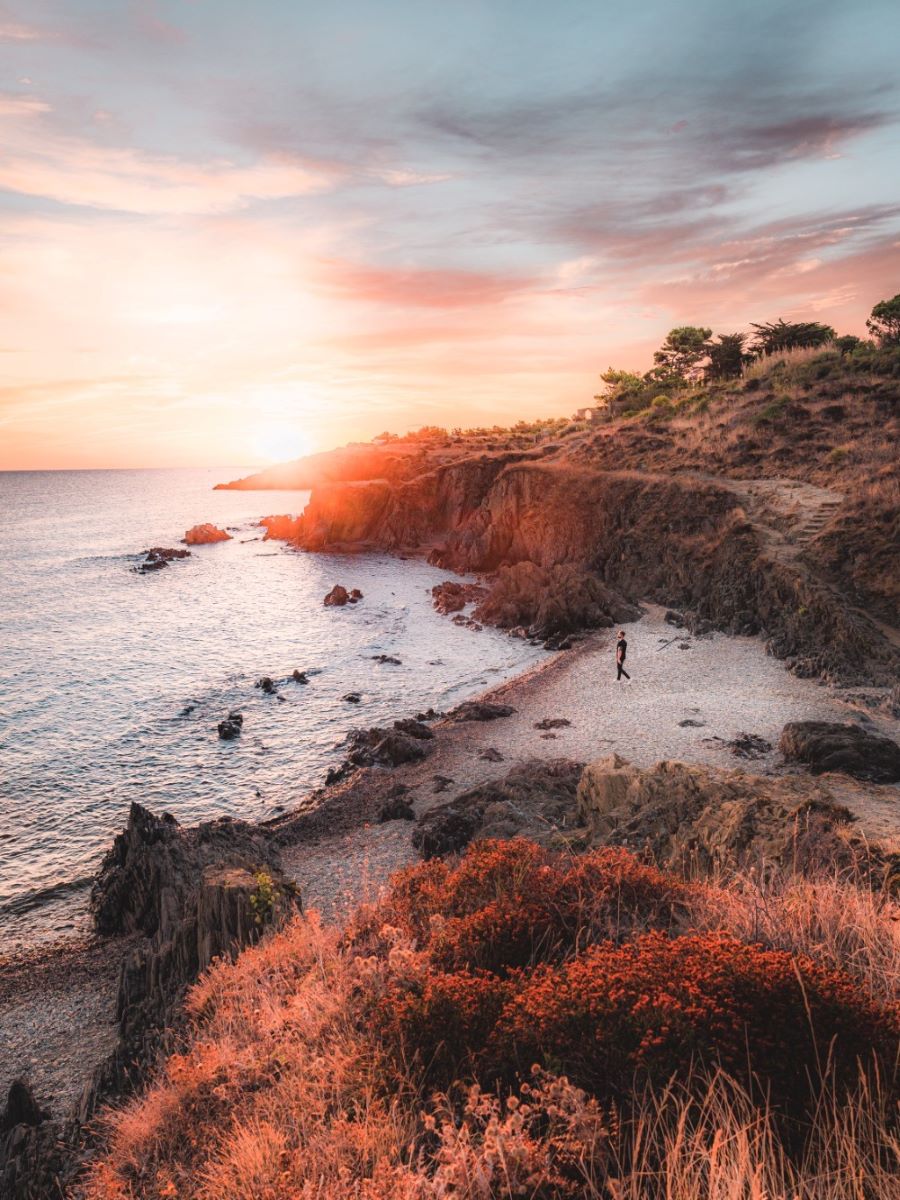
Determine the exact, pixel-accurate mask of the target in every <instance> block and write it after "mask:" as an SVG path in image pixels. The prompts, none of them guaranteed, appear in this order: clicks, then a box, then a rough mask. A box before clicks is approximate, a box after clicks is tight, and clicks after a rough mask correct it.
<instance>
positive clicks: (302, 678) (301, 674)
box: [291, 667, 309, 683]
mask: <svg viewBox="0 0 900 1200" xmlns="http://www.w3.org/2000/svg"><path fill="white" fill-rule="evenodd" d="M291 679H293V681H294V683H309V678H308V676H307V674H306V672H305V671H298V670H297V668H296V667H295V668H294V669H293V671H292V672H291Z"/></svg>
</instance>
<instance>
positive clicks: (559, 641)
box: [543, 633, 573, 650]
mask: <svg viewBox="0 0 900 1200" xmlns="http://www.w3.org/2000/svg"><path fill="white" fill-rule="evenodd" d="M572 645H573V642H572V638H571V635H569V634H561V633H555V634H553V636H552V637H548V638H547V640H546V641H545V642H544V643H543V646H544V649H545V650H571V649H572Z"/></svg>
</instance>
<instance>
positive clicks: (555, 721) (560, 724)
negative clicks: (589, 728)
mask: <svg viewBox="0 0 900 1200" xmlns="http://www.w3.org/2000/svg"><path fill="white" fill-rule="evenodd" d="M571 724H572V722H571V721H569V720H567V719H566V718H565V717H544V719H543V721H535V723H534V727H535V729H565V728H566V726H567V725H571Z"/></svg>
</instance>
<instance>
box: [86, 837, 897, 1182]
mask: <svg viewBox="0 0 900 1200" xmlns="http://www.w3.org/2000/svg"><path fill="white" fill-rule="evenodd" d="M896 917H897V912H896V908H895V906H894V905H893V904H892V902H891V901H890V900H889V899H888V898H886V897H885V896H879V895H876V894H874V893H872V892H868V891H860V890H857V889H856V888H855V887H853V885H852V884H850V883H846V882H844V883H842V882H837V881H833V880H832V881H828V880H819V881H817V882H815V883H812V882H807V881H803V880H800V879H798V878H796V877H793V878H784V879H782V880H780V882H774V881H770V882H769V883H768V884H766V885H765V886H764V887H763V886H762V885H759V884H756V883H753V882H752V881H751V880H749V879H747V878H736V879H732V880H731V881H730V882H729V883H727V884H726V883H724V882H708V883H686V882H684V881H683V880H681V879H679V878H676V877H674V876H672V875H669V874H667V873H665V872H662V871H660V870H658V869H656V868H654V867H652V866H650V865H648V864H645V863H642V862H640V861H639V860H637V859H636V858H634V857H633V856H632V855H631V854H629V853H627V852H626V851H623V850H599V851H595V852H592V853H590V854H586V855H584V856H582V857H580V858H578V857H576V858H571V857H568V856H560V855H556V854H552V853H550V852H548V851H546V850H541V849H538V848H537V847H536V846H534V845H533V844H531V843H529V842H527V841H524V840H517V841H514V842H506V843H503V842H482V843H478V844H476V845H475V846H474V847H473V848H471V849H470V850H469V852H468V854H467V855H466V856H465V857H464V858H462V859H461V860H459V861H458V862H457V863H455V864H447V863H443V862H428V863H424V864H422V865H420V866H417V867H414V868H411V869H408V870H406V871H404V872H401V873H400V875H399V876H397V877H395V879H394V881H393V883H392V885H391V887H390V889H389V891H388V893H387V894H386V896H385V897H384V899H383V900H381V901H380V902H379V903H378V904H377V905H376V906H375V907H373V908H367V909H362V910H360V911H359V912H358V913H357V915H356V916H355V918H354V919H353V920H352V921H351V923H350V924H349V925H348V927H347V928H346V930H345V931H344V932H343V933H342V934H338V933H337V932H332V931H324V930H322V929H321V928H319V927H318V925H317V924H316V922H315V921H314V920H310V919H297V920H296V921H295V922H294V923H293V924H292V925H290V926H289V927H288V928H287V929H286V930H284V931H282V932H280V933H278V934H275V935H273V936H271V937H270V938H269V939H268V940H266V941H265V942H263V943H262V944H260V945H259V946H256V947H254V948H253V949H251V950H249V951H246V952H245V953H244V954H243V955H242V956H241V957H240V958H239V959H238V961H237V962H236V963H234V964H231V963H220V964H218V965H215V966H213V968H212V969H211V970H210V971H209V973H208V974H207V975H206V976H205V978H204V979H203V980H202V981H201V982H200V983H199V985H198V986H197V987H196V988H195V989H194V990H193V992H192V993H191V995H190V997H189V1000H188V1008H189V1012H190V1016H191V1020H192V1032H191V1036H190V1038H189V1040H188V1042H187V1043H186V1044H185V1045H184V1047H183V1048H182V1050H181V1051H180V1052H179V1053H178V1054H176V1055H174V1056H173V1057H171V1058H170V1059H169V1060H168V1061H167V1062H166V1063H165V1065H164V1066H163V1068H162V1070H161V1072H160V1074H159V1076H158V1077H157V1079H156V1080H155V1081H154V1082H153V1083H152V1085H151V1086H150V1087H149V1088H148V1090H147V1091H146V1093H145V1094H144V1095H143V1096H142V1097H140V1098H138V1099H135V1100H133V1101H131V1102H130V1103H129V1104H127V1105H126V1106H125V1107H123V1108H122V1109H120V1110H119V1111H117V1112H114V1113H112V1114H110V1116H109V1117H108V1119H107V1126H106V1129H107V1136H108V1149H107V1151H106V1153H105V1154H104V1155H103V1156H102V1157H101V1158H100V1159H99V1160H98V1161H97V1162H96V1164H95V1165H94V1166H93V1168H92V1170H91V1174H90V1179H89V1182H88V1186H87V1194H88V1195H89V1196H90V1197H91V1198H92V1200H114V1198H115V1200H124V1198H125V1197H129V1198H132V1200H138V1198H140V1200H143V1198H144V1197H147V1198H149V1197H166V1196H171V1197H176V1196H177V1197H180V1198H183V1200H201V1198H202V1200H226V1198H228V1200H230V1198H232V1197H234V1196H253V1197H259V1198H261V1200H262V1198H265V1200H289V1198H290V1200H294V1198H295V1197H304V1198H305V1197H309V1198H313V1197H322V1198H324V1197H326V1196H338V1195H340V1196H347V1197H352V1196H355V1197H360V1198H363V1197H364V1198H366V1200H438V1198H444V1200H447V1198H451V1197H456V1198H458V1200H463V1198H466V1200H488V1198H491V1197H497V1198H505V1197H509V1198H510V1200H511V1198H512V1197H519V1196H529V1197H536V1198H539V1200H562V1198H563V1197H575V1196H583V1197H588V1198H590V1197H597V1198H599V1197H601V1196H602V1197H626V1196H628V1197H635V1198H637V1197H646V1198H647V1200H656V1198H657V1197H659V1198H660V1200H661V1198H662V1197H666V1198H667V1200H672V1198H674V1200H682V1198H683V1200H687V1197H696V1196H698V1195H705V1196H710V1197H715V1198H717V1200H718V1198H724V1197H733V1196H747V1197H752V1196H758V1195H759V1196H761V1195H773V1196H787V1195H790V1196H798V1197H803V1198H804V1200H825V1198H826V1197H828V1200H845V1198H846V1200H850V1198H851V1197H853V1198H854V1200H856V1198H858V1197H861V1196H876V1195H877V1196H881V1195H888V1194H890V1192H891V1188H892V1187H893V1184H894V1182H895V1180H896V1172H897V1171H898V1168H900V1141H898V1128H897V1124H896V1100H897V1095H898V1091H897V1088H898V1078H897V1075H896V1067H897V1063H896V1055H897V1046H898V1035H900V1009H898V1005H897V996H896V985H897V978H898V966H900V943H898V938H897V933H896V928H897V926H896Z"/></svg>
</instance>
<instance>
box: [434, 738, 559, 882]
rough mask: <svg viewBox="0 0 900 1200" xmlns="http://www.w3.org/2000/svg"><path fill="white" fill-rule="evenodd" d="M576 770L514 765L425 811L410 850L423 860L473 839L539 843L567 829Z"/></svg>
mask: <svg viewBox="0 0 900 1200" xmlns="http://www.w3.org/2000/svg"><path fill="white" fill-rule="evenodd" d="M582 765H583V764H582V763H578V762H572V761H570V760H569V759H564V758H560V759H551V760H543V759H541V760H534V761H531V762H525V763H520V764H518V765H517V766H516V767H514V768H513V769H512V770H511V771H510V772H509V773H508V774H507V775H505V776H503V777H502V778H500V779H495V780H490V781H489V782H487V783H483V784H480V785H479V786H478V787H475V788H470V789H469V790H468V791H465V792H462V793H461V794H460V795H459V796H456V797H455V798H454V799H453V800H451V801H449V802H448V803H447V804H440V805H438V806H437V807H435V808H431V809H429V810H428V812H426V813H425V814H424V815H423V816H422V817H420V818H419V821H418V823H417V825H416V828H415V829H414V830H413V837H412V842H413V845H414V846H415V848H416V849H417V850H418V851H419V853H420V854H421V855H422V857H423V858H426V859H427V858H437V857H440V856H443V855H447V854H458V853H459V851H461V850H463V849H464V848H465V847H466V846H467V845H468V844H469V842H470V841H471V840H472V839H473V838H475V837H498V838H506V837H515V836H516V835H519V834H522V835H527V836H529V837H533V838H535V839H536V840H538V841H545V840H547V839H548V838H549V837H552V836H553V835H554V834H557V833H559V832H560V831H563V830H565V828H566V827H567V825H568V824H571V817H572V813H573V810H574V807H575V796H576V790H577V788H578V782H579V780H580V778H581V773H582Z"/></svg>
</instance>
